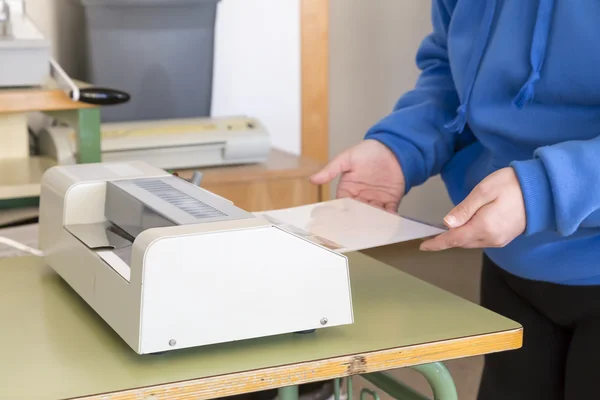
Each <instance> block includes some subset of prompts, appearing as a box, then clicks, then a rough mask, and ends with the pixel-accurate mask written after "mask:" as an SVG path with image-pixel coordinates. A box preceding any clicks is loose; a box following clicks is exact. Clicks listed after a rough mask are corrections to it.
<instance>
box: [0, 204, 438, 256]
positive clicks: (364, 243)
mask: <svg viewBox="0 0 600 400" xmlns="http://www.w3.org/2000/svg"><path fill="white" fill-rule="evenodd" d="M254 214H255V215H262V216H263V217H265V218H267V219H268V220H269V221H271V222H272V223H273V224H275V225H278V226H280V227H282V228H283V229H286V230H289V231H291V232H293V233H295V234H297V235H299V236H302V237H304V238H306V239H308V240H310V241H312V242H314V243H317V244H320V245H322V246H325V247H327V248H329V249H331V250H334V251H337V252H339V253H347V252H350V251H358V250H365V249H369V248H373V247H379V246H385V245H388V244H394V243H400V242H406V241H409V240H414V239H422V238H426V237H430V236H435V235H438V234H440V233H442V232H444V230H443V229H441V228H438V227H434V226H430V225H426V224H423V223H420V222H416V221H413V220H410V219H408V218H404V217H402V216H399V215H396V214H391V213H388V212H386V211H383V210H380V209H378V208H375V207H372V206H369V205H367V204H364V203H361V202H358V201H356V200H352V199H337V200H331V201H326V202H322V203H316V204H310V205H306V206H300V207H293V208H287V209H281V210H272V211H265V212H259V213H254ZM0 236H5V237H8V238H11V239H13V240H16V241H19V242H21V243H24V244H26V245H28V246H30V247H33V248H37V247H38V225H37V224H29V225H23V226H19V227H15V228H5V229H0ZM25 254H26V253H23V252H21V251H19V250H15V249H13V248H11V247H8V246H5V245H2V244H0V258H7V257H15V256H21V255H25Z"/></svg>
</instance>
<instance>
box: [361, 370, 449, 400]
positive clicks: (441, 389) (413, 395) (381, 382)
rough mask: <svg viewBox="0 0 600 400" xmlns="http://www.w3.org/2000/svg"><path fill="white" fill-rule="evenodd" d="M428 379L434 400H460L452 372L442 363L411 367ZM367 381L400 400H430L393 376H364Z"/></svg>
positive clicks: (377, 373) (383, 374)
mask: <svg viewBox="0 0 600 400" xmlns="http://www.w3.org/2000/svg"><path fill="white" fill-rule="evenodd" d="M411 368H412V369H414V370H415V371H417V372H419V373H420V374H421V375H423V376H424V377H425V379H427V382H429V385H430V386H431V389H432V391H433V396H434V400H458V394H457V392H456V386H455V385H454V380H453V379H452V376H451V375H450V372H449V371H448V369H446V367H445V366H444V364H442V363H432V364H424V365H417V366H414V367H411ZM362 377H363V378H365V379H366V380H367V381H369V382H371V383H372V384H373V385H375V386H377V387H378V388H379V389H381V390H383V391H384V392H386V393H387V394H389V395H390V396H392V397H394V398H395V399H398V400H430V399H429V398H427V397H426V396H424V395H422V394H420V393H418V392H417V391H415V390H414V389H412V388H410V387H408V386H406V385H405V384H403V383H401V382H398V381H397V380H395V379H394V378H392V377H391V376H389V375H388V374H385V373H381V372H375V373H371V374H365V375H362Z"/></svg>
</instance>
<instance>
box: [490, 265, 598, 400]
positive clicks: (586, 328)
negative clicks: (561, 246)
mask: <svg viewBox="0 0 600 400" xmlns="http://www.w3.org/2000/svg"><path fill="white" fill-rule="evenodd" d="M599 262H600V260H599ZM543 267H544V266H543V265H540V268H543ZM565 268H568V266H565ZM481 303H482V306H483V307H485V308H488V309H490V310H492V311H495V312H496V313H498V314H500V315H503V316H505V317H507V318H510V319H512V320H514V321H517V322H519V323H520V324H521V325H523V334H524V340H523V347H522V348H521V349H519V350H515V351H509V352H504V353H497V354H492V355H488V356H486V358H485V367H484V372H483V378H482V381H481V385H480V389H479V397H478V400H538V399H539V400H592V399H600V389H599V388H600V387H599V385H600V286H564V285H557V284H550V283H545V282H536V281H530V280H525V279H521V278H518V277H516V276H514V275H511V274H509V273H507V272H505V271H504V270H502V269H500V268H499V267H498V266H496V265H495V264H494V263H493V262H492V261H491V260H490V259H489V258H487V257H485V256H484V260H483V271H482V277H481Z"/></svg>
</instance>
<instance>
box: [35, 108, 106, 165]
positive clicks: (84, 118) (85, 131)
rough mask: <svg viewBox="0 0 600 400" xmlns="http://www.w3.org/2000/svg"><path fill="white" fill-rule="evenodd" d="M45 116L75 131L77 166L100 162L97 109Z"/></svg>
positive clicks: (51, 113) (52, 112)
mask: <svg viewBox="0 0 600 400" xmlns="http://www.w3.org/2000/svg"><path fill="white" fill-rule="evenodd" d="M46 114H48V115H50V116H52V117H54V118H56V119H57V120H58V121H60V122H63V123H66V124H67V125H69V126H71V127H72V128H74V129H75V134H76V136H77V137H76V144H77V154H78V157H77V164H87V163H96V162H101V161H102V153H101V146H100V144H101V137H100V123H101V120H100V109H99V108H82V109H78V110H61V111H48V112H46Z"/></svg>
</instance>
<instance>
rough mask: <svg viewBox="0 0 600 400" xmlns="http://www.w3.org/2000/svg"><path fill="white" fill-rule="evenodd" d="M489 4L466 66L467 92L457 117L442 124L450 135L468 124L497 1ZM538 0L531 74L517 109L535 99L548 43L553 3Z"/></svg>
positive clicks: (523, 88) (516, 104)
mask: <svg viewBox="0 0 600 400" xmlns="http://www.w3.org/2000/svg"><path fill="white" fill-rule="evenodd" d="M488 1H489V2H490V3H491V4H490V5H489V6H488V7H487V8H486V12H485V15H484V17H483V20H482V21H481V31H480V33H479V35H478V36H479V39H480V40H479V42H478V43H477V48H476V49H475V51H474V53H473V58H472V59H471V63H470V64H469V66H468V71H467V75H466V76H467V77H468V82H469V84H468V86H467V90H466V92H465V94H464V96H462V98H463V100H462V103H461V105H460V106H459V107H458V109H457V110H456V113H457V115H456V118H454V119H453V120H452V121H451V122H449V123H448V124H446V125H445V128H446V129H448V130H450V131H451V132H455V133H462V132H463V130H464V129H465V126H466V124H467V109H468V106H469V101H470V100H471V94H472V92H473V86H474V84H475V77H476V75H477V72H478V69H479V66H480V64H481V60H482V59H483V54H484V52H485V48H486V46H487V42H488V39H489V36H490V33H491V28H492V24H493V21H494V15H495V11H496V6H497V0H488ZM539 1H540V3H539V5H538V12H537V18H536V22H535V28H534V33H533V39H532V43H531V50H530V62H531V73H530V75H529V78H528V79H527V81H526V82H525V84H524V85H523V86H522V87H521V90H520V91H519V93H518V94H517V96H516V97H515V99H514V102H513V103H514V105H515V106H516V107H517V108H519V109H521V108H523V107H524V106H525V104H528V103H530V102H531V101H532V100H533V98H534V96H535V88H534V86H535V84H536V82H537V81H539V80H540V77H541V76H540V74H541V70H542V66H543V64H544V59H545V57H546V48H547V44H548V36H549V34H550V25H551V20H552V11H553V8H554V0H539Z"/></svg>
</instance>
